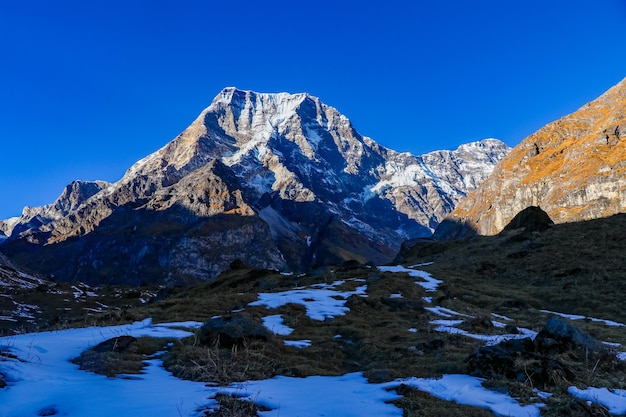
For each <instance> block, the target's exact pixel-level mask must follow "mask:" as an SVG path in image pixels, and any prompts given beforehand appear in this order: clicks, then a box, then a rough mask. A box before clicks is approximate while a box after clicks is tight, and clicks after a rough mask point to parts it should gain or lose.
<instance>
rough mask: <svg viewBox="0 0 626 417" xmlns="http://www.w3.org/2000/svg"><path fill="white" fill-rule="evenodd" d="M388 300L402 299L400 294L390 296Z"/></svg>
mask: <svg viewBox="0 0 626 417" xmlns="http://www.w3.org/2000/svg"><path fill="white" fill-rule="evenodd" d="M389 298H402V294H391V295H389Z"/></svg>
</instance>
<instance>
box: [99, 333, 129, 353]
mask: <svg viewBox="0 0 626 417" xmlns="http://www.w3.org/2000/svg"><path fill="white" fill-rule="evenodd" d="M136 340H137V339H136V338H134V337H132V336H118V337H114V338H113V339H109V340H105V341H104V342H102V343H100V344H98V345H96V346H94V347H93V348H91V350H93V351H94V352H98V353H104V352H118V353H119V352H124V351H125V350H126V349H128V348H129V347H130V345H132V344H133V343H135V341H136Z"/></svg>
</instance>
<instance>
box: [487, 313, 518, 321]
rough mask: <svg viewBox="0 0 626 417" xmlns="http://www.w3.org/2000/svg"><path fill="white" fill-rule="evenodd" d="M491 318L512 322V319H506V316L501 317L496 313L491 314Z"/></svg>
mask: <svg viewBox="0 0 626 417" xmlns="http://www.w3.org/2000/svg"><path fill="white" fill-rule="evenodd" d="M491 315H492V316H494V317H496V318H498V319H502V320H506V321H513V320H512V319H510V318H508V317H507V316H503V315H501V314H496V313H491Z"/></svg>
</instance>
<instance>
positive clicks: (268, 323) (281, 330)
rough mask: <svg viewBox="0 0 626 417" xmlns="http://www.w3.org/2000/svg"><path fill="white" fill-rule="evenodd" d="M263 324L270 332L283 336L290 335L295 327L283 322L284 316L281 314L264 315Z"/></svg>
mask: <svg viewBox="0 0 626 417" xmlns="http://www.w3.org/2000/svg"><path fill="white" fill-rule="evenodd" d="M263 326H265V328H266V329H267V330H269V331H270V332H272V333H274V334H278V335H281V336H289V335H290V334H291V333H293V329H292V328H291V327H289V326H286V325H285V324H284V323H283V316H281V315H280V314H275V315H273V316H265V317H263Z"/></svg>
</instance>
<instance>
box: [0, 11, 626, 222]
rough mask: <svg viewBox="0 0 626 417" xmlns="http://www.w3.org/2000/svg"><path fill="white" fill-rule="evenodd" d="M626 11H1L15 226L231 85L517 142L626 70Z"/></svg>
mask: <svg viewBox="0 0 626 417" xmlns="http://www.w3.org/2000/svg"><path fill="white" fill-rule="evenodd" d="M625 41H626V2H624V1H623V0H597V1H589V0H548V1H546V0H524V1H521V0H518V1H508V0H493V1H482V0H474V1H469V0H451V1H443V0H442V1H423V0H415V1H409V0H404V1H398V0H385V1H364V2H356V1H340V0H335V1H328V0H317V1H314V2H309V1H306V2H305V1H293V0H291V1H276V0H266V1H259V0H255V1H252V0H250V1H248V0H240V1H237V2H229V1H223V0H220V1H214V0H178V1H176V2H174V1H162V0H144V1H140V0H124V1H120V0H107V1H100V0H89V1H85V0H80V1H74V0H58V1H49V0H24V1H15V0H0V54H1V57H2V59H1V61H0V138H1V139H0V141H1V142H0V152H1V156H2V158H1V159H0V218H7V217H9V216H14V215H19V213H20V212H21V209H22V207H23V206H24V205H31V206H35V205H42V204H45V203H50V202H52V201H53V200H54V199H55V198H56V197H57V196H58V195H59V194H60V192H61V191H62V189H63V186H64V185H65V184H67V183H69V182H70V181H72V180H74V179H84V180H94V179H104V180H108V181H115V180H118V179H119V178H120V177H121V176H122V175H123V174H124V171H125V170H126V169H127V168H128V167H129V166H130V165H131V164H132V163H134V162H135V161H136V160H138V159H140V158H142V157H143V156H145V155H147V154H149V153H151V152H153V151H155V150H157V149H158V148H160V147H161V146H163V145H164V144H165V143H167V142H168V141H170V140H171V139H173V138H174V137H175V136H176V135H177V134H178V133H179V132H180V131H182V130H183V129H184V128H185V127H186V126H187V125H188V124H189V123H190V122H191V121H192V120H193V119H194V118H195V117H196V116H197V114H198V113H199V112H200V111H201V110H202V109H203V108H205V107H206V106H208V105H209V103H210V102H211V100H212V98H213V97H214V96H215V95H216V94H217V93H218V92H219V91H220V90H221V89H222V88H223V87H226V86H236V87H239V88H242V89H249V90H255V91H261V92H279V91H287V92H294V93H295V92H303V91H306V92H309V93H311V94H313V95H316V96H318V97H320V98H321V99H322V101H324V102H325V103H327V104H330V105H332V106H334V107H336V108H337V109H339V111H341V112H342V113H344V114H345V115H346V116H348V117H349V118H350V119H351V120H352V121H353V123H354V125H355V126H356V128H357V130H358V131H359V132H360V133H361V134H363V135H367V136H370V137H372V138H374V139H375V140H377V141H378V142H379V143H381V144H382V145H384V146H387V147H390V148H393V149H396V150H400V151H409V152H412V153H415V154H421V153H425V152H429V151H432V150H436V149H454V148H456V147H457V146H458V145H460V144H462V143H465V142H469V141H473V140H479V139H482V138H485V137H496V138H499V139H502V140H504V141H505V142H506V143H508V144H509V145H511V146H513V145H516V144H517V143H519V142H520V141H521V140H522V139H523V138H524V137H525V136H527V135H528V134H530V133H532V132H534V131H535V130H537V129H538V128H540V127H541V126H542V125H544V124H545V123H547V122H550V121H552V120H554V119H557V118H559V117H560V116H562V115H564V114H566V113H570V112H572V111H574V110H576V109H577V108H578V107H580V106H581V105H583V104H584V103H586V102H587V101H589V100H591V99H593V98H595V97H597V96H598V95H600V94H601V93H602V92H604V91H605V90H607V89H608V88H610V87H611V86H612V85H614V84H616V83H617V82H619V81H620V80H621V79H622V78H623V77H625V76H626V53H624V51H625V50H626V49H625V48H626V46H625Z"/></svg>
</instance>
